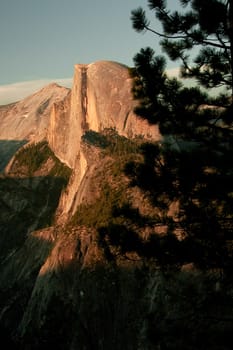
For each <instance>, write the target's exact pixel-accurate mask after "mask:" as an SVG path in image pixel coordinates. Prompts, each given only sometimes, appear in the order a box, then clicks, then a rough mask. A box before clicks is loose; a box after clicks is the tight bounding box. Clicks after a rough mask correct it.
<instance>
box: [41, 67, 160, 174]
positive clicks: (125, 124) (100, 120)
mask: <svg viewBox="0 0 233 350" xmlns="http://www.w3.org/2000/svg"><path fill="white" fill-rule="evenodd" d="M131 88H132V80H131V79H130V77H129V72H128V68H127V67H126V66H123V65H121V64H119V63H115V62H108V61H99V62H95V63H92V64H89V65H84V64H77V65H75V71H74V80H73V87H72V91H71V96H69V97H67V98H66V99H65V101H61V102H60V103H58V104H56V105H55V106H54V108H53V111H52V114H51V122H50V127H49V131H48V141H49V143H50V146H51V148H52V149H53V151H54V152H55V153H56V155H57V156H58V157H59V158H60V159H61V160H63V161H64V162H65V163H67V164H68V165H69V166H70V167H71V168H74V166H75V163H76V158H77V156H79V151H80V140H81V137H82V135H83V134H84V133H85V131H86V130H93V131H101V130H103V129H105V128H115V129H116V130H117V131H118V133H119V134H121V135H124V136H127V137H133V136H135V135H144V136H145V137H148V138H153V139H158V138H159V137H160V136H159V132H158V128H157V127H156V126H151V125H149V124H148V123H147V122H146V121H144V120H140V119H139V118H138V117H137V116H136V115H135V114H134V112H133V109H134V106H135V101H134V100H133V97H132V94H131Z"/></svg>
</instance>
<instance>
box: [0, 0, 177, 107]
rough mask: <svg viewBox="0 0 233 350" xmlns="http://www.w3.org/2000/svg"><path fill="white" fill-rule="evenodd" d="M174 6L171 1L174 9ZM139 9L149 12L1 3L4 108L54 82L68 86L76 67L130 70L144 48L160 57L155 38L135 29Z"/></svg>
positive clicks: (50, 2)
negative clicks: (106, 64) (113, 65)
mask: <svg viewBox="0 0 233 350" xmlns="http://www.w3.org/2000/svg"><path fill="white" fill-rule="evenodd" d="M169 3H170V4H169ZM175 3H177V0H168V4H169V6H172V7H173V8H174V6H175ZM139 6H142V7H144V8H145V9H147V1H146V0H117V1H116V0H1V2H0V45H1V46H0V48H1V55H0V104H4V103H9V102H11V101H13V100H16V99H21V98H22V97H25V96H27V95H29V94H30V93H31V92H34V91H35V90H37V89H39V88H41V87H42V86H44V85H46V84H47V83H49V82H51V81H58V82H59V83H60V84H62V85H66V86H70V85H71V82H72V76H73V70H74V65H75V64H77V63H91V62H94V61H98V60H113V61H118V62H121V63H124V64H126V65H128V66H132V65H133V56H134V55H135V54H136V53H137V52H138V51H139V50H140V49H141V48H142V47H146V46H151V47H153V48H154V49H155V50H156V52H158V53H159V45H158V42H159V39H158V38H157V37H155V36H154V35H153V34H151V33H145V34H138V33H136V32H135V31H134V30H133V28H132V24H131V21H130V15H131V11H132V10H133V9H135V8H137V7H139ZM148 13H149V11H148ZM153 24H154V26H155V27H156V22H154V21H153ZM174 67H175V63H172V64H171V65H169V66H168V68H174Z"/></svg>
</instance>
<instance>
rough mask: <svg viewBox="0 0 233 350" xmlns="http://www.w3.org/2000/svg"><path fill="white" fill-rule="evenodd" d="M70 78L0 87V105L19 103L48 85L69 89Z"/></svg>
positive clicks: (25, 82)
mask: <svg viewBox="0 0 233 350" xmlns="http://www.w3.org/2000/svg"><path fill="white" fill-rule="evenodd" d="M72 81H73V79H72V78H65V79H53V80H51V79H40V80H31V81H23V82H18V83H12V84H7V85H0V105H5V104H8V103H12V102H16V101H20V100H22V99H23V98H25V97H27V96H29V95H31V94H33V93H35V92H36V91H38V90H40V89H42V88H43V87H44V86H46V85H48V84H50V83H53V82H55V83H57V84H59V85H61V86H65V87H69V88H70V87H71V85H72Z"/></svg>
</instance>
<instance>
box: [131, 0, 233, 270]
mask: <svg viewBox="0 0 233 350" xmlns="http://www.w3.org/2000/svg"><path fill="white" fill-rule="evenodd" d="M180 3H181V5H182V6H183V8H184V9H185V8H187V10H186V11H183V12H177V11H175V12H171V11H170V10H169V9H168V8H167V7H166V2H165V1H163V0H157V1H156V0H154V1H153V0H149V1H148V6H149V8H150V10H152V11H154V12H155V15H156V18H157V19H158V20H159V21H160V23H161V24H162V28H163V32H161V33H160V32H157V31H155V30H154V29H153V28H152V27H151V24H150V22H149V20H148V19H147V17H146V12H145V11H144V10H143V9H142V8H138V9H136V10H133V11H132V17H131V19H132V23H133V27H134V29H135V30H136V31H138V32H141V31H145V30H146V31H151V32H153V33H154V34H155V35H158V36H159V37H161V38H162V41H161V46H162V48H163V50H164V52H166V54H167V55H168V56H169V58H170V59H172V60H177V59H180V60H181V62H182V66H181V75H182V77H183V78H187V77H189V78H190V77H192V78H195V79H196V81H197V82H198V84H199V86H203V87H205V88H207V92H203V90H202V89H200V87H199V86H198V87H191V88H187V87H185V86H184V85H183V83H182V82H181V81H179V80H178V79H176V78H173V79H171V78H168V76H167V75H166V72H165V68H166V59H165V58H164V57H163V56H156V55H155V52H154V51H153V50H152V49H151V48H145V49H141V51H140V52H139V53H138V54H137V55H136V56H135V57H134V62H135V67H134V68H133V69H132V70H131V73H132V76H133V78H134V86H133V94H134V97H135V99H137V100H138V101H139V105H138V106H137V107H136V113H137V114H138V115H139V116H140V117H141V118H145V119H147V120H148V121H149V122H150V123H152V124H154V123H156V124H158V125H159V128H160V131H161V134H162V136H163V141H162V142H160V143H159V144H157V145H154V146H148V145H147V146H146V147H145V146H144V147H143V149H142V153H143V155H144V163H142V164H140V166H139V165H138V164H130V165H128V167H126V172H127V174H128V176H129V177H131V179H132V182H133V184H135V185H137V186H139V187H141V188H143V189H144V190H145V191H146V193H148V194H149V196H150V199H151V201H152V203H153V204H154V205H155V206H156V207H157V208H158V211H160V212H162V214H163V215H162V216H160V217H162V221H161V224H164V223H166V224H167V235H166V236H164V237H163V241H166V242H167V243H166V244H165V245H164V247H165V250H166V252H164V254H162V252H161V249H162V248H161V247H160V248H161V249H160V250H158V249H157V248H156V246H155V245H154V250H153V246H152V247H150V249H149V250H148V251H149V254H150V255H153V253H154V254H155V255H156V254H157V255H158V251H159V255H160V257H161V256H162V258H161V259H160V261H159V262H161V264H164V263H166V258H167V261H168V262H171V263H173V264H176V265H177V264H178V265H182V264H183V263H185V262H193V263H195V264H196V265H197V266H199V267H201V268H213V267H215V268H221V269H222V270H223V271H224V272H227V271H228V270H229V269H230V267H231V265H232V248H231V242H232V239H233V211H232V208H233V164H232V155H233V152H232V151H233V129H232V127H233V115H232V47H233V35H232V33H233V32H232V30H233V27H232V22H233V17H232V1H220V0H219V1H217V0H210V1H208V2H207V1H199V0H183V1H180ZM209 14H210V15H209ZM207 17H208V20H206V18H207ZM194 47H197V48H198V49H199V52H198V54H197V56H196V57H194V59H191V55H190V53H191V52H192V49H193V48H194ZM219 86H224V88H225V90H224V92H221V93H220V94H219V95H218V96H215V97H211V95H210V94H209V91H208V90H211V88H213V87H219ZM148 173H150V176H149V177H150V181H144V178H145V176H146V175H145V174H148ZM146 177H147V178H148V176H146ZM172 203H173V204H174V203H176V204H177V210H176V213H175V215H173V216H171V215H170V214H169V213H170V211H169V208H170V207H171V204H172ZM178 232H179V233H180V232H182V239H180V238H179V239H178V236H177V233H178ZM171 236H172V237H173V238H172V240H171ZM160 241H161V239H160ZM170 242H172V244H171V243H170ZM152 243H153V242H152ZM171 257H172V259H171Z"/></svg>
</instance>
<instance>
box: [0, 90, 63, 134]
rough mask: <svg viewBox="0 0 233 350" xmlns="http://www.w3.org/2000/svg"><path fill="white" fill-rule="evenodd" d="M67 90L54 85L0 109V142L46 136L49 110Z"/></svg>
mask: <svg viewBox="0 0 233 350" xmlns="http://www.w3.org/2000/svg"><path fill="white" fill-rule="evenodd" d="M68 92H69V89H67V88H65V87H61V86H59V85H57V84H55V83H52V84H49V85H47V86H45V87H44V88H43V89H41V90H39V91H38V92H36V93H34V94H33V95H30V96H28V97H26V98H25V99H23V100H21V101H19V102H16V103H13V104H10V105H6V106H1V107H0V123H1V128H0V140H28V141H29V140H33V139H35V138H36V139H42V138H44V137H45V135H46V134H47V129H48V123H49V119H50V112H51V108H52V106H53V104H54V103H56V102H58V101H60V100H62V99H63V98H64V97H65V96H66V95H67V93H68Z"/></svg>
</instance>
